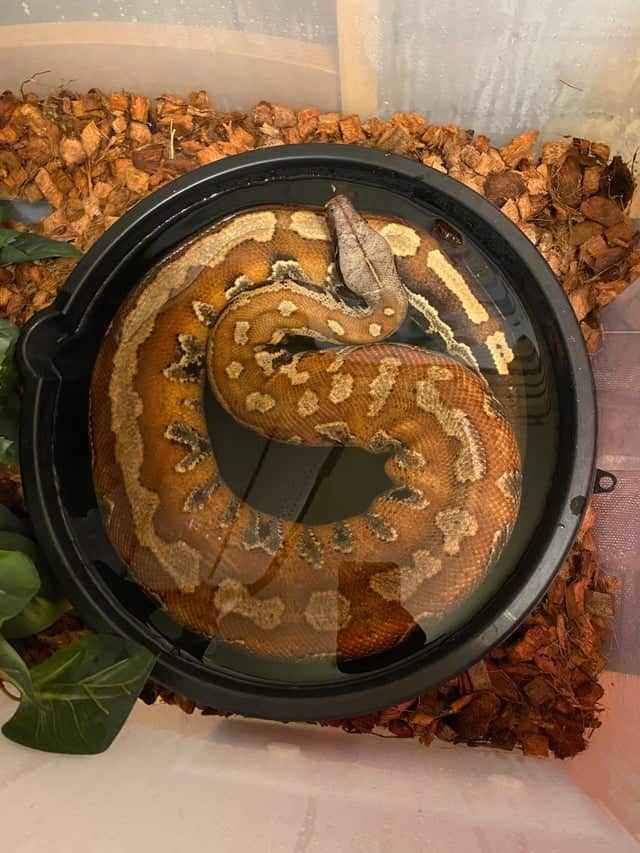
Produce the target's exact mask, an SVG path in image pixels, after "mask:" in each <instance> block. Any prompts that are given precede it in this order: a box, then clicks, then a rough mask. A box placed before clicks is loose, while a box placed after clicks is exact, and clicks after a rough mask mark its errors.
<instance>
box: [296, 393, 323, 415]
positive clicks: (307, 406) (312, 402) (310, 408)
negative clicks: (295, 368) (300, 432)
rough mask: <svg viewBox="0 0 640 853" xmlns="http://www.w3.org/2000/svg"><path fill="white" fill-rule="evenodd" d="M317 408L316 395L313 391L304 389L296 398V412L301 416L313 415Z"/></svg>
mask: <svg viewBox="0 0 640 853" xmlns="http://www.w3.org/2000/svg"><path fill="white" fill-rule="evenodd" d="M319 408H320V407H319V405H318V395H317V394H316V393H315V392H314V391H310V390H307V391H305V392H304V394H303V395H302V397H300V399H299V400H298V414H300V415H302V417H303V418H308V417H309V416H310V415H314V414H315V413H316V412H317V411H318V409H319Z"/></svg>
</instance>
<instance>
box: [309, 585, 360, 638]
mask: <svg viewBox="0 0 640 853" xmlns="http://www.w3.org/2000/svg"><path fill="white" fill-rule="evenodd" d="M350 610H351V605H350V604H349V599H348V598H346V597H345V596H344V595H341V594H340V593H339V592H333V591H331V590H327V592H314V593H313V594H312V595H311V597H310V599H309V604H308V605H307V607H306V609H305V611H304V618H305V619H306V620H307V622H308V623H309V625H311V627H312V628H314V629H315V630H316V631H339V630H340V629H341V628H346V627H347V625H348V624H349V620H350V615H349V611H350Z"/></svg>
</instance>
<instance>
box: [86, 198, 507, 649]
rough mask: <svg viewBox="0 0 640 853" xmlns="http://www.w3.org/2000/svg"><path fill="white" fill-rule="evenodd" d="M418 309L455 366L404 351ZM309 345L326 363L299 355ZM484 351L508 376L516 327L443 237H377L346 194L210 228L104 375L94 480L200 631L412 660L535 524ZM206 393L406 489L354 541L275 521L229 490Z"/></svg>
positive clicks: (135, 557) (136, 550) (380, 505)
mask: <svg viewBox="0 0 640 853" xmlns="http://www.w3.org/2000/svg"><path fill="white" fill-rule="evenodd" d="M336 250H337V255H336ZM408 311H409V312H410V313H411V315H412V316H413V317H414V319H416V320H417V321H418V322H419V323H420V325H422V326H423V327H424V329H425V330H427V331H428V332H430V333H431V334H434V335H437V336H439V337H440V339H441V340H442V341H443V342H444V344H445V348H446V351H447V354H446V355H444V354H438V353H435V352H430V351H427V350H425V349H423V348H421V347H415V346H407V345H404V344H397V343H389V342H386V343H385V340H386V339H387V338H389V336H390V335H392V334H393V333H394V332H395V331H396V330H397V329H398V328H399V326H400V324H401V323H402V322H403V321H404V318H405V316H406V315H407V312H408ZM444 317H446V318H447V320H448V322H445V319H444ZM452 318H453V320H454V321H455V323H454V322H451V320H452ZM304 338H307V339H309V338H311V339H314V341H320V342H322V346H323V348H322V349H318V348H316V346H315V343H313V344H311V343H310V344H309V345H307V348H306V349H303V351H297V352H295V353H294V352H292V351H291V349H290V348H289V342H290V341H291V340H293V339H295V340H296V341H298V342H299V341H300V340H301V339H304ZM298 349H299V348H298ZM482 351H484V355H485V356H486V357H487V358H490V359H491V363H492V365H493V366H494V371H493V373H494V374H495V375H496V376H498V377H500V376H501V377H508V375H509V371H510V365H511V363H512V361H513V358H514V355H513V352H512V351H511V349H510V347H509V343H508V341H507V337H506V335H505V330H504V328H503V324H502V321H501V318H500V316H499V315H498V313H497V312H496V311H495V310H494V309H492V308H491V307H490V306H489V305H488V304H487V301H486V299H485V300H484V302H483V301H481V298H480V295H479V291H478V290H477V289H476V288H475V286H474V283H473V282H472V281H471V280H470V279H469V278H467V277H465V276H464V275H463V274H462V273H461V272H460V271H459V270H458V269H457V268H456V267H455V266H454V265H453V264H452V262H451V261H450V260H449V259H448V258H447V256H446V255H445V254H444V253H443V251H442V250H441V248H440V247H439V245H438V244H437V243H436V242H435V241H434V239H433V238H432V237H430V236H429V234H428V233H426V232H424V231H421V230H419V229H417V228H414V227H412V226H409V225H408V224H406V223H404V222H400V221H397V220H392V219H389V218H384V217H380V216H369V217H367V218H366V219H365V218H363V217H361V216H360V215H359V214H358V213H357V212H356V210H355V209H354V208H353V206H352V205H351V203H350V202H349V201H348V200H347V199H346V198H345V197H344V196H336V197H335V198H334V199H332V200H331V201H330V202H329V203H328V204H327V206H326V209H325V210H317V209H307V208H301V207H298V208H287V207H274V208H270V209H265V208H260V209H254V210H251V211H249V212H244V213H241V214H238V215H235V216H234V217H232V218H230V219H228V220H226V221H224V222H222V223H219V224H217V225H215V226H214V227H212V228H210V229H208V230H207V231H204V232H201V233H200V234H198V235H196V236H195V237H193V238H192V239H191V240H190V241H188V242H186V243H184V244H182V245H181V246H179V247H178V248H177V249H176V250H175V251H174V252H173V253H172V254H170V255H169V256H168V257H167V258H166V259H164V260H163V261H161V262H160V263H159V264H158V265H157V266H155V267H154V268H153V269H152V270H151V271H150V272H149V273H148V274H147V275H146V277H145V278H144V279H143V280H142V281H141V282H140V284H139V285H138V286H137V287H136V288H135V289H134V290H133V291H132V293H131V294H130V295H129V297H128V298H127V300H126V301H125V303H124V304H123V305H122V306H121V308H120V309H119V311H118V313H117V315H116V317H115V319H114V321H113V323H112V325H111V327H110V329H109V331H108V333H107V335H106V336H105V339H104V341H103V343H102V346H101V349H100V353H99V356H98V359H97V362H96V366H95V369H94V375H93V380H92V388H91V401H92V404H91V424H92V439H93V470H94V482H95V488H96V493H97V496H98V498H99V502H100V506H101V510H102V512H103V518H104V522H105V524H106V526H107V529H108V533H109V536H110V539H111V541H112V542H113V544H114V546H115V547H116V549H117V550H118V552H119V553H120V555H121V556H122V558H123V559H124V560H125V561H126V562H127V563H128V565H129V567H130V569H131V571H132V573H133V575H134V576H135V578H136V579H137V580H138V581H139V583H141V584H142V585H143V586H144V587H145V588H146V589H147V590H148V591H149V592H151V593H152V594H153V595H154V596H155V597H156V598H158V599H159V600H160V602H161V603H162V604H163V605H164V607H165V608H167V609H168V610H169V611H170V612H171V614H173V615H174V616H175V617H176V618H177V619H178V620H180V622H181V623H183V624H184V625H186V626H188V627H189V628H190V629H192V630H194V631H196V632H198V633H200V634H203V635H206V636H210V637H215V638H218V639H220V640H224V641H227V642H230V643H235V644H241V645H243V646H244V647H245V648H246V649H248V650H249V651H251V652H254V653H257V654H259V655H263V656H268V657H276V658H286V659H306V658H312V657H321V656H326V655H337V657H338V658H341V659H353V658H360V657H363V656H366V655H370V654H372V653H376V652H380V651H383V650H385V649H388V648H390V647H391V646H393V645H394V644H396V643H398V642H399V641H400V640H402V639H403V638H404V637H406V636H407V635H408V633H409V632H411V631H412V630H413V629H414V628H415V626H416V624H418V623H420V622H424V620H429V619H431V618H434V617H440V616H442V615H443V614H445V613H447V612H449V611H450V610H451V609H452V608H453V607H455V606H457V605H458V604H459V603H460V602H461V601H462V600H463V599H464V598H465V597H466V596H468V594H469V593H470V592H471V591H473V589H475V588H476V587H477V585H478V584H479V582H480V581H481V580H482V578H483V577H484V575H485V573H486V571H487V568H488V567H489V566H490V565H491V563H492V561H494V560H495V559H496V558H497V556H498V555H499V553H500V551H501V550H502V548H503V546H504V544H505V542H506V541H507V539H508V538H509V536H510V533H511V530H512V527H513V525H514V521H515V518H516V515H517V512H518V509H519V503H520V486H521V463H520V455H519V451H518V446H517V443H516V440H515V437H514V433H513V430H512V427H511V425H510V423H509V421H508V419H507V417H506V415H505V412H504V409H503V408H502V406H501V405H500V403H499V402H498V401H497V399H496V397H495V396H494V394H493V393H492V391H491V389H490V387H489V385H488V384H487V382H486V380H485V379H484V378H483V377H482V375H481V374H480V372H479V370H478V369H477V367H478V358H479V357H480V353H481V352H482ZM206 382H208V383H209V385H210V386H211V388H212V390H213V392H214V393H215V395H216V396H217V398H218V400H219V401H220V402H221V403H222V405H223V406H224V407H225V408H226V409H227V411H228V412H230V413H231V414H232V415H233V417H234V418H235V419H237V420H238V421H239V422H241V423H242V424H245V425H247V426H249V427H251V428H252V429H253V430H256V431H258V432H259V433H261V434H263V435H265V436H269V437H270V438H272V439H275V440H277V441H282V442H289V443H292V444H305V445H327V444H338V445H355V446H357V447H360V448H364V449H365V450H367V451H369V452H371V453H380V452H386V453H388V454H389V458H388V459H387V461H386V463H385V471H386V473H387V476H388V477H389V479H390V481H391V488H389V489H388V490H387V491H385V492H384V493H382V494H380V495H378V496H377V497H376V498H375V499H374V500H373V502H372V503H371V504H370V506H369V508H368V510H367V511H366V512H365V513H363V514H361V515H357V516H354V517H351V518H345V519H342V520H340V521H338V522H336V523H332V524H322V525H315V526H310V525H307V524H304V523H300V522H297V521H288V520H283V519H281V518H277V517H274V516H271V515H268V514H266V513H264V512H260V511H258V510H256V509H254V508H253V507H252V506H250V505H249V504H248V503H246V502H244V501H243V500H242V497H241V496H239V495H236V494H234V492H233V491H232V490H231V489H230V488H229V486H228V485H227V484H226V483H225V482H224V480H223V478H222V476H221V474H220V470H219V466H218V464H217V462H216V457H215V452H214V449H213V448H212V444H211V442H210V438H209V435H208V430H207V424H206V420H205V414H204V411H203V393H204V388H205V383H206ZM214 444H215V436H214ZM283 476H286V472H283ZM354 488H357V483H354Z"/></svg>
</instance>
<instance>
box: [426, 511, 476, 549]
mask: <svg viewBox="0 0 640 853" xmlns="http://www.w3.org/2000/svg"><path fill="white" fill-rule="evenodd" d="M436 526H437V528H438V530H440V531H441V533H442V536H443V539H444V545H443V550H444V553H445V554H449V555H450V556H453V555H455V554H459V553H460V544H461V542H462V540H463V539H464V538H465V536H475V535H476V533H477V532H478V522H477V519H476V518H475V517H474V516H473V515H471V513H470V512H468V511H467V510H466V509H461V508H460V507H450V508H449V509H444V510H442V512H439V513H438V514H437V515H436Z"/></svg>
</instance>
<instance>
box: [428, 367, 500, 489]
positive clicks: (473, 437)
mask: <svg viewBox="0 0 640 853" xmlns="http://www.w3.org/2000/svg"><path fill="white" fill-rule="evenodd" d="M416 405H417V406H418V408H420V409H422V410H423V411H424V412H429V413H430V414H432V415H434V417H435V418H436V420H437V421H438V423H439V424H440V426H441V427H442V429H443V430H444V432H445V433H446V434H447V435H448V436H451V437H452V438H457V439H458V441H459V442H460V444H461V448H460V452H459V454H458V457H457V459H456V461H455V464H454V472H455V475H456V479H457V480H458V481H459V482H460V483H466V482H472V483H473V482H477V481H478V480H480V479H482V477H484V475H485V472H486V470H487V464H486V459H485V455H484V448H483V446H482V442H481V440H480V436H479V434H478V430H477V429H476V428H475V427H474V425H473V424H472V423H471V421H470V419H469V416H468V415H467V413H466V412H463V411H462V409H450V408H449V407H448V406H446V405H445V403H444V402H443V400H442V397H441V396H440V392H439V391H438V389H437V388H436V386H435V385H434V384H433V382H431V381H429V380H425V381H423V382H418V384H417V393H416Z"/></svg>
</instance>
